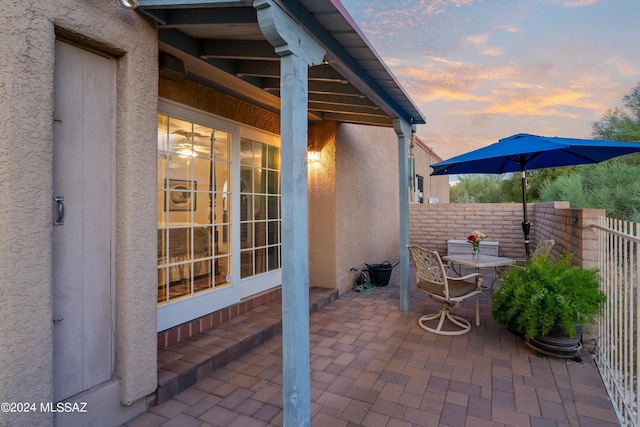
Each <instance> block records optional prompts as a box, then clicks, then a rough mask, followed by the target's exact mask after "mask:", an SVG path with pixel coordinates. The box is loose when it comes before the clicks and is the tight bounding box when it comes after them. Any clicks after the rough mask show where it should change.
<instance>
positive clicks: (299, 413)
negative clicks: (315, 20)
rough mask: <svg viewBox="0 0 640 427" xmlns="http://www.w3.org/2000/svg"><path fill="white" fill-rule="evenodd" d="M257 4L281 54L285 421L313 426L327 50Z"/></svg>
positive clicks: (265, 4)
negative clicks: (313, 131)
mask: <svg viewBox="0 0 640 427" xmlns="http://www.w3.org/2000/svg"><path fill="white" fill-rule="evenodd" d="M253 5H254V7H255V8H256V9H257V11H258V22H259V23H260V28H261V29H262V32H263V33H264V35H265V37H266V38H267V40H269V42H270V43H271V44H272V45H273V46H274V47H275V51H276V53H277V54H278V55H280V56H281V60H280V127H281V148H280V153H281V162H280V164H281V186H282V198H281V202H280V203H281V208H282V368H283V373H282V375H283V390H282V393H283V396H282V397H283V399H282V400H283V418H284V420H283V421H284V425H286V426H309V425H310V424H311V373H310V372H311V370H310V360H309V347H310V344H309V237H308V233H309V229H308V225H309V224H308V217H309V215H308V212H309V205H308V198H307V193H308V185H307V130H308V123H307V113H308V111H307V110H308V108H307V106H308V100H309V89H308V76H309V70H308V67H309V66H310V65H313V64H318V63H320V62H321V61H322V60H323V58H324V49H323V48H322V47H321V46H320V45H319V44H318V43H317V42H316V41H315V40H313V39H312V38H311V37H310V36H309V35H308V34H307V33H306V32H305V31H304V29H303V28H302V26H301V25H300V24H298V23H297V22H295V21H294V20H293V19H292V18H291V17H289V16H288V15H287V14H286V13H285V12H284V11H283V10H282V9H281V8H280V7H279V6H278V5H277V4H276V3H275V2H274V1H273V0H255V1H254V3H253Z"/></svg>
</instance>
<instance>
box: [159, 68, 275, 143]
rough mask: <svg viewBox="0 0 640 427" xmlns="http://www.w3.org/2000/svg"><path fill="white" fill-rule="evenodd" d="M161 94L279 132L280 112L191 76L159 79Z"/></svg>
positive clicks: (173, 99)
mask: <svg viewBox="0 0 640 427" xmlns="http://www.w3.org/2000/svg"><path fill="white" fill-rule="evenodd" d="M159 83H160V86H159V90H158V95H159V96H160V97H161V98H166V99H170V100H172V101H175V102H179V103H181V104H184V105H188V106H190V107H193V108H197V109H198V110H202V111H206V112H208V113H211V114H215V115H217V116H220V117H224V118H227V119H229V120H233V121H236V122H238V123H243V124H245V125H248V126H252V127H255V128H258V129H262V130H265V131H267V132H271V133H274V134H276V135H279V134H280V115H279V114H276V113H273V112H270V111H267V110H265V109H263V108H260V107H257V106H255V105H251V104H249V103H247V102H244V101H241V100H239V99H237V98H234V97H232V96H229V95H227V94H224V93H222V92H219V91H217V90H214V89H211V88H208V87H206V86H203V85H201V84H198V83H196V82H193V81H191V80H187V79H185V80H182V81H174V80H169V79H165V78H161V79H160V82H159Z"/></svg>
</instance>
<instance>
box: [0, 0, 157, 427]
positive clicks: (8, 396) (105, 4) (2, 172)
mask: <svg viewBox="0 0 640 427" xmlns="http://www.w3.org/2000/svg"><path fill="white" fill-rule="evenodd" d="M56 28H58V29H60V30H61V31H60V32H65V33H76V34H75V36H76V38H77V40H78V42H79V44H81V45H82V44H88V45H92V46H93V47H96V48H99V49H101V50H103V51H105V52H109V53H110V54H112V55H114V56H117V57H118V60H117V61H118V76H117V77H118V94H117V99H118V110H117V114H118V118H117V123H118V128H117V148H116V150H117V152H116V167H117V174H118V175H117V181H116V193H117V195H118V197H117V200H116V221H117V231H116V232H117V236H116V251H117V252H116V295H115V316H116V322H115V325H116V330H115V343H116V349H115V362H114V363H115V367H114V369H115V375H116V376H117V377H118V378H119V380H120V383H121V391H120V393H121V396H120V398H121V400H122V401H123V402H131V401H133V400H135V399H138V398H140V397H142V396H145V395H146V394H147V393H149V392H151V391H152V390H154V389H155V383H156V363H155V358H156V354H155V353H156V350H155V346H156V335H155V322H156V307H155V302H154V300H155V298H154V295H155V291H156V289H155V280H156V279H155V276H156V271H155V263H156V260H155V245H156V241H155V239H156V236H155V209H156V206H155V205H156V203H155V175H156V169H155V168H156V166H155V156H156V154H155V144H156V141H155V136H154V133H155V109H156V95H157V77H156V76H157V61H156V55H157V45H156V41H155V40H156V36H155V30H154V28H153V27H152V26H150V24H149V23H148V22H147V21H145V20H144V19H142V18H141V17H140V16H139V15H137V14H135V13H134V12H131V11H127V10H124V9H122V8H119V7H118V6H117V5H116V3H115V2H112V1H78V0H59V1H55V2H53V1H52V2H43V1H23V0H9V1H8V2H4V3H3V6H2V8H0V57H1V58H2V61H1V62H0V126H1V131H0V235H1V236H2V245H1V246H0V259H2V262H1V263H0V349H1V350H0V385H1V386H0V402H51V401H53V372H52V358H53V354H52V311H51V307H52V300H51V285H52V283H51V277H52V266H51V232H52V230H51V227H52V202H51V197H52V140H53V131H52V122H53V117H52V113H53V72H54V54H55V49H54V44H55V38H56V36H55V32H56ZM62 30H64V31H62ZM52 417H53V414H51V413H35V414H28V415H24V414H15V413H14V414H9V413H0V425H12V426H16V425H29V426H31V425H47V424H51V423H52V420H53V418H52Z"/></svg>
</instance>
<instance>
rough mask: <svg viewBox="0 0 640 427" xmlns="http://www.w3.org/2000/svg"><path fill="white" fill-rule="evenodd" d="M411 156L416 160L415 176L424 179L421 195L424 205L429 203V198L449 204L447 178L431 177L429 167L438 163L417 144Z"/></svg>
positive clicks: (441, 176)
mask: <svg viewBox="0 0 640 427" xmlns="http://www.w3.org/2000/svg"><path fill="white" fill-rule="evenodd" d="M413 156H414V157H415V159H416V175H420V176H421V177H423V178H424V182H423V193H424V203H429V197H435V198H437V199H438V203H449V177H448V176H446V175H439V176H431V172H433V169H431V165H432V164H433V163H436V162H439V161H440V159H439V158H437V157H435V156H434V155H433V154H432V153H431V152H430V151H429V150H425V149H424V148H422V147H421V145H420V144H419V143H416V144H415V147H414V148H413Z"/></svg>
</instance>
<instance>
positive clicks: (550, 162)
mask: <svg viewBox="0 0 640 427" xmlns="http://www.w3.org/2000/svg"><path fill="white" fill-rule="evenodd" d="M636 152H640V144H639V143H633V142H619V141H604V140H598V139H574V138H558V137H546V136H537V135H529V134H526V133H519V134H516V135H513V136H510V137H508V138H503V139H501V140H499V141H498V142H496V143H495V144H491V145H489V146H487V147H484V148H480V149H478V150H474V151H470V152H468V153H466V154H461V155H460V156H456V157H453V158H451V159H449V160H444V161H442V162H439V163H434V164H433V165H431V167H432V168H433V173H432V174H431V175H455V174H468V173H482V174H484V173H492V174H501V173H507V172H518V171H520V172H521V177H522V209H523V214H524V220H523V221H522V231H523V233H524V243H525V252H526V254H527V258H528V257H529V231H530V228H531V223H530V222H529V220H528V218H527V178H526V174H525V171H527V170H533V169H543V168H551V167H557V166H571V165H581V164H587V163H599V162H601V161H603V160H607V159H610V158H613V157H617V156H622V155H624V154H631V153H636Z"/></svg>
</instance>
